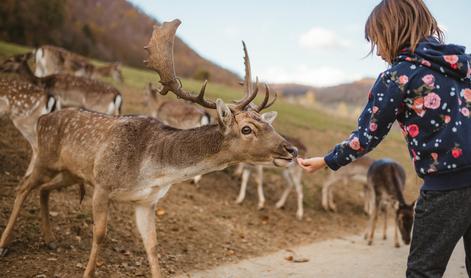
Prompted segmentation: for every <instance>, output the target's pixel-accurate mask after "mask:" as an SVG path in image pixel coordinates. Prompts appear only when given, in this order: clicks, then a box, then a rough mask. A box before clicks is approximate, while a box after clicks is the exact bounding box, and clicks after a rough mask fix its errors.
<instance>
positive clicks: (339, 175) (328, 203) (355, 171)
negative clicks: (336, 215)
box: [322, 156, 374, 214]
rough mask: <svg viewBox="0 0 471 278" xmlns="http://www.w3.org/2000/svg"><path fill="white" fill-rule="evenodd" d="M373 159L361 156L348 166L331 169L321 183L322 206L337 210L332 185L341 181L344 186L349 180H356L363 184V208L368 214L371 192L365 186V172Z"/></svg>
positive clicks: (326, 208)
mask: <svg viewBox="0 0 471 278" xmlns="http://www.w3.org/2000/svg"><path fill="white" fill-rule="evenodd" d="M373 162H374V160H373V159H372V158H370V157H367V156H364V157H361V158H359V159H357V160H355V161H353V162H352V163H350V164H349V165H348V166H345V167H342V168H340V169H339V170H338V171H331V172H330V174H329V176H328V178H327V180H326V181H325V182H324V184H323V185H322V208H324V210H326V211H329V210H330V211H333V212H336V211H337V206H336V205H335V202H334V193H333V190H334V185H336V184H338V183H339V182H342V183H343V185H344V186H347V185H348V183H349V182H351V181H356V182H359V183H361V184H363V185H364V186H363V194H364V196H363V197H364V200H365V201H364V204H363V210H364V211H365V213H367V214H370V211H371V206H370V200H371V196H370V195H371V192H370V191H369V190H368V186H367V178H366V176H367V173H368V169H369V167H370V166H371V164H373Z"/></svg>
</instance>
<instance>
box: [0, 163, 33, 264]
mask: <svg viewBox="0 0 471 278" xmlns="http://www.w3.org/2000/svg"><path fill="white" fill-rule="evenodd" d="M40 183H41V180H40V175H39V173H38V172H36V171H34V170H33V173H32V174H31V175H30V176H28V177H26V178H25V180H24V181H23V183H22V184H21V185H20V186H19V187H18V190H17V192H16V197H15V202H14V204H13V209H12V211H11V214H10V218H9V219H8V223H7V226H6V227H5V230H4V231H3V233H2V237H1V238H0V257H1V256H4V255H6V253H7V251H8V250H7V248H6V247H7V245H8V244H9V243H10V241H11V237H12V234H13V228H14V226H15V222H16V219H17V218H18V214H19V213H20V210H21V207H22V205H23V203H24V201H25V200H26V197H28V195H29V193H30V192H31V190H33V189H34V188H36V187H38V186H39V185H40Z"/></svg>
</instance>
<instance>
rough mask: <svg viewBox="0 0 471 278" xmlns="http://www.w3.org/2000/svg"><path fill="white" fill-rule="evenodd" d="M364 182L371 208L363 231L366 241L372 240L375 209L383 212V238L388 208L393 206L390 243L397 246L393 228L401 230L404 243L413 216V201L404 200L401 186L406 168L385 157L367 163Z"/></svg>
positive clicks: (376, 211)
mask: <svg viewBox="0 0 471 278" xmlns="http://www.w3.org/2000/svg"><path fill="white" fill-rule="evenodd" d="M367 183H368V186H369V188H370V190H371V192H372V194H371V198H372V202H371V203H372V211H371V215H370V220H369V230H368V231H367V232H366V233H365V239H367V240H368V245H371V244H373V238H374V233H375V227H376V222H377V220H378V212H379V211H380V210H382V212H383V213H384V226H383V239H386V238H387V225H388V209H389V207H391V206H394V209H395V213H396V215H395V225H394V246H395V247H400V244H399V239H398V234H397V230H398V229H399V231H400V233H401V237H402V240H403V241H404V243H405V244H409V243H410V241H411V230H412V223H413V219H414V205H415V202H414V203H412V204H411V205H409V204H407V203H406V200H405V198H404V188H405V183H406V172H405V171H404V168H402V166H401V165H399V164H398V163H397V162H395V161H392V160H389V159H381V160H377V161H375V162H374V163H373V164H371V166H370V168H369V169H368V174H367Z"/></svg>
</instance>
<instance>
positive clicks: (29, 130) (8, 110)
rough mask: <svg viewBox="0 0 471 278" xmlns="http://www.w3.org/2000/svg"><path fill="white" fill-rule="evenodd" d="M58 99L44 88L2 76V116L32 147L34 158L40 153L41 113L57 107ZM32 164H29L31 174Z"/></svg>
mask: <svg viewBox="0 0 471 278" xmlns="http://www.w3.org/2000/svg"><path fill="white" fill-rule="evenodd" d="M56 103H57V101H56V99H55V98H54V97H53V96H51V95H49V94H47V92H46V91H44V90H43V89H42V88H40V87H37V86H34V85H33V84H30V83H28V82H25V81H22V80H17V79H10V78H4V77H0V116H4V115H6V116H8V117H9V118H10V120H11V121H12V122H13V125H15V127H16V128H17V129H18V130H19V131H20V133H21V135H23V137H24V138H25V139H26V140H27V141H28V143H29V144H30V146H31V149H32V156H33V158H32V160H34V159H35V158H36V156H37V153H38V146H37V140H36V138H37V136H36V123H37V121H38V118H39V117H40V116H41V115H44V114H46V113H49V112H51V111H53V110H54V109H55V106H56ZM31 170H32V165H31V164H30V165H29V166H28V169H27V170H26V175H29V174H30V173H31Z"/></svg>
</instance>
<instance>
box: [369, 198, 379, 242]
mask: <svg viewBox="0 0 471 278" xmlns="http://www.w3.org/2000/svg"><path fill="white" fill-rule="evenodd" d="M378 209H379V204H378V203H376V204H375V206H374V207H373V212H372V214H371V215H370V221H369V222H370V223H369V228H370V229H369V234H368V245H372V244H373V238H374V235H375V228H376V222H377V220H378Z"/></svg>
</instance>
